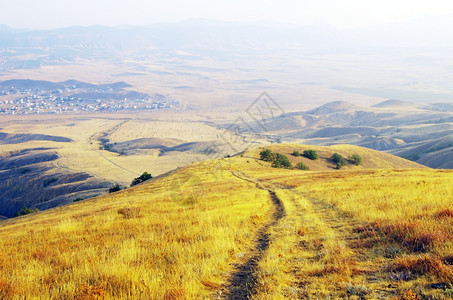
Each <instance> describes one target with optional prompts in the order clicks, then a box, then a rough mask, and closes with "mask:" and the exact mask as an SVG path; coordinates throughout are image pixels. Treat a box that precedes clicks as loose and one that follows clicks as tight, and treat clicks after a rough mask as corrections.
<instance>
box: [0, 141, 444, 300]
mask: <svg viewBox="0 0 453 300" xmlns="http://www.w3.org/2000/svg"><path fill="white" fill-rule="evenodd" d="M272 147H273V148H272V149H273V151H282V153H288V152H289V151H290V152H292V151H293V150H294V149H293V147H294V145H281V146H277V147H275V146H272ZM278 147H280V148H278ZM299 147H300V148H299V149H300V150H303V149H306V148H305V147H306V146H300V145H299ZM310 148H311V147H310ZM313 148H314V147H313ZM299 149H298V150H299ZM316 149H318V150H319V151H320V153H321V152H322V155H321V157H322V158H323V157H324V158H326V159H325V160H322V159H321V160H319V161H318V162H315V163H316V164H317V166H318V167H319V168H320V169H323V170H324V171H314V172H313V171H299V170H287V169H275V168H272V167H270V164H269V163H267V162H263V161H260V160H258V159H257V155H258V153H259V151H260V149H254V150H250V151H248V152H246V153H244V155H243V157H235V158H231V159H222V160H213V161H208V162H205V163H199V164H195V165H192V166H190V167H186V168H183V169H180V170H177V171H175V172H173V173H171V174H170V175H168V176H164V177H161V178H156V179H154V180H153V181H152V182H150V183H145V184H142V185H139V186H136V187H134V188H131V189H128V190H126V191H122V192H118V193H114V194H111V195H108V196H104V197H99V198H97V199H93V200H88V201H84V202H79V203H77V204H74V205H71V206H68V207H61V208H58V209H53V210H49V211H46V212H41V213H38V214H35V215H30V216H26V217H21V218H18V219H14V220H9V221H6V222H4V223H0V224H1V225H0V298H1V297H8V298H22V297H27V298H33V297H36V298H41V299H46V298H49V297H54V298H58V297H62V298H74V297H75V298H83V297H88V296H96V295H97V296H101V297H104V296H105V297H106V298H109V299H110V298H112V299H113V298H127V297H131V298H154V299H163V298H167V299H183V298H184V297H185V298H187V299H192V298H206V297H208V298H215V297H217V296H219V295H225V294H228V290H230V291H231V289H230V288H229V283H230V281H231V279H232V277H233V276H234V274H235V272H237V271H238V268H239V266H241V264H244V263H247V257H250V256H252V255H251V253H256V252H257V249H256V247H257V246H256V239H257V237H258V236H260V235H262V234H263V232H262V229H263V228H268V229H267V231H266V232H265V233H266V234H267V235H268V236H269V242H268V244H267V246H266V247H265V250H264V252H263V253H262V255H261V256H257V257H259V261H258V264H257V268H256V270H255V272H254V273H255V274H254V278H255V284H254V285H253V287H252V289H251V290H252V291H253V294H252V297H253V298H254V299H300V298H313V299H316V298H318V299H325V298H328V297H330V298H347V297H351V298H352V299H354V298H355V299H359V298H368V299H373V298H392V297H393V298H394V297H397V296H400V295H403V294H408V295H409V294H410V293H412V292H413V293H414V294H418V295H423V296H425V297H437V298H438V299H442V298H448V297H450V296H449V295H451V294H450V293H451V288H452V286H451V284H452V282H453V267H452V263H453V243H452V240H453V209H452V207H453V186H452V185H451V182H452V181H453V172H452V171H445V170H431V169H423V168H419V169H415V168H414V167H417V166H418V165H416V164H413V163H411V162H408V161H406V160H402V159H398V158H394V157H391V158H388V156H387V155H382V156H381V155H380V154H379V153H378V152H375V151H369V152H367V150H366V149H363V148H358V147H352V146H336V147H334V148H331V149H329V148H316ZM285 151H286V152H285ZM290 152H289V153H290ZM333 152H339V153H340V154H342V155H344V156H347V155H350V154H355V153H358V154H359V155H361V156H362V157H364V164H363V166H359V167H356V166H351V167H349V168H347V169H345V170H333V169H332V168H331V165H330V162H329V161H328V160H327V157H329V156H330V155H331V154H332V153H333ZM294 159H296V158H294ZM297 159H302V158H297ZM367 159H368V161H367ZM384 161H385V163H386V164H385V165H384V166H387V167H392V168H381V169H378V168H377V167H379V165H378V164H380V163H381V162H382V163H384ZM370 164H371V165H377V167H376V168H374V169H367V167H366V166H367V165H370ZM401 166H406V167H407V168H409V167H413V168H412V169H395V168H400V167H401ZM269 191H273V192H275V194H276V195H277V197H278V199H279V200H280V202H281V203H282V205H283V207H284V211H285V215H284V216H283V217H282V218H281V219H278V220H275V215H273V212H274V211H275V205H276V204H275V203H273V202H272V201H271V198H270V196H269V195H270V193H269ZM272 220H274V221H275V222H273V223H271V222H272ZM265 224H271V226H269V227H266V226H265ZM439 283H440V284H444V288H445V290H443V289H439V288H436V287H432V284H439ZM408 291H412V292H408ZM2 293H3V294H2Z"/></svg>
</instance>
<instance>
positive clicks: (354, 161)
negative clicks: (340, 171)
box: [348, 154, 362, 166]
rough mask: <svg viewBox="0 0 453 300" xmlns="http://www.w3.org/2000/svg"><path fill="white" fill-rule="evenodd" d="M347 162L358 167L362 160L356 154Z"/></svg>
mask: <svg viewBox="0 0 453 300" xmlns="http://www.w3.org/2000/svg"><path fill="white" fill-rule="evenodd" d="M348 160H349V161H350V162H351V163H352V164H353V165H356V166H360V165H361V164H362V158H361V157H360V156H359V155H357V154H353V155H351V156H350V157H349V158H348Z"/></svg>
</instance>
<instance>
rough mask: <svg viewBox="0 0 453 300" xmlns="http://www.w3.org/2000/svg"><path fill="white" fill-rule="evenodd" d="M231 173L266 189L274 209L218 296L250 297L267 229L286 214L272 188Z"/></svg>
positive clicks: (226, 297)
mask: <svg viewBox="0 0 453 300" xmlns="http://www.w3.org/2000/svg"><path fill="white" fill-rule="evenodd" d="M232 174H233V176H235V177H237V178H239V179H241V180H245V181H248V182H251V183H254V184H255V185H256V187H257V188H259V189H263V190H267V191H268V192H269V196H270V199H271V200H272V203H273V205H274V209H275V211H274V213H273V214H272V220H271V221H270V222H268V223H267V224H265V225H264V226H263V227H262V228H261V229H260V230H259V231H258V238H257V239H256V243H255V246H254V247H253V249H252V251H250V252H249V253H248V254H247V255H246V257H247V259H246V261H245V262H243V263H242V264H239V265H237V266H236V271H235V272H234V273H233V275H232V278H231V280H230V283H229V284H228V285H227V286H226V287H225V290H226V291H225V294H224V295H223V296H222V297H219V298H221V299H250V298H252V297H253V295H254V294H255V293H256V281H257V274H256V270H257V268H258V263H259V261H260V260H261V259H262V258H263V255H264V254H265V252H266V250H267V249H268V248H269V244H270V233H269V229H270V228H272V227H274V226H275V225H276V224H277V223H278V221H279V220H280V219H282V218H283V217H284V216H285V215H286V213H285V208H284V206H283V203H282V201H281V200H280V199H279V198H278V196H277V195H276V194H275V192H274V191H273V190H271V189H270V188H267V187H265V186H263V185H262V184H261V183H259V182H257V181H255V180H253V179H251V178H249V177H246V176H245V175H244V174H240V173H234V172H233V173H232Z"/></svg>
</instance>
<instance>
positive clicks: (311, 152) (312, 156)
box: [302, 149, 319, 160]
mask: <svg viewBox="0 0 453 300" xmlns="http://www.w3.org/2000/svg"><path fill="white" fill-rule="evenodd" d="M302 156H303V157H306V158H309V159H312V160H315V159H318V158H319V155H318V152H316V151H315V150H311V149H310V150H304V153H303V154H302Z"/></svg>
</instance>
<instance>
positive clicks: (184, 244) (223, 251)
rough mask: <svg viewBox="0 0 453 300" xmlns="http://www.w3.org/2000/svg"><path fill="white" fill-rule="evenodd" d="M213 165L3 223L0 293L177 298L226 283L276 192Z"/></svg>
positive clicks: (200, 293) (203, 293)
mask: <svg viewBox="0 0 453 300" xmlns="http://www.w3.org/2000/svg"><path fill="white" fill-rule="evenodd" d="M207 168H210V169H213V167H207V166H204V165H197V166H192V167H190V168H186V169H184V170H180V171H179V172H177V173H174V174H172V175H170V176H168V177H163V178H158V179H155V180H153V181H152V183H150V184H146V185H139V186H137V187H135V188H131V189H129V190H126V191H123V192H118V193H115V194H112V195H109V196H108V197H107V196H106V197H101V198H97V199H94V200H87V201H82V202H79V203H77V204H74V205H71V206H69V207H62V208H58V209H53V210H50V211H46V212H41V213H38V214H36V215H33V216H27V217H22V218H19V219H15V220H10V221H6V222H5V223H2V226H1V228H0V235H1V239H0V241H1V242H0V254H1V255H0V269H1V270H0V298H4V297H6V298H23V297H25V298H34V297H38V298H41V299H46V298H59V297H63V298H73V297H75V298H79V299H87V297H88V298H89V297H90V296H96V295H98V296H104V295H105V296H107V297H108V298H116V299H118V298H127V297H131V296H133V297H145V298H153V299H156V298H157V299H159V298H163V297H168V299H174V298H183V297H187V298H194V297H200V296H206V295H208V294H210V293H212V291H213V289H214V290H218V289H219V287H220V286H221V285H223V284H225V283H226V281H227V280H228V278H229V274H230V273H231V272H232V266H231V265H230V264H231V263H232V262H235V261H238V260H240V258H241V256H240V255H237V254H238V253H243V252H246V251H247V249H248V247H250V246H251V244H252V243H253V240H254V235H255V234H256V232H257V230H258V229H259V228H260V224H261V223H263V222H266V220H267V218H268V217H269V216H268V215H269V210H270V199H269V195H268V193H266V192H265V191H263V190H256V189H253V185H252V184H251V183H248V182H246V181H243V180H240V179H238V178H236V177H233V176H232V175H231V174H229V175H228V174H227V173H222V172H220V171H219V172H218V173H216V175H218V176H219V177H218V180H217V179H216V177H214V176H213V175H212V174H204V171H206V169H207ZM193 174H198V175H197V176H196V177H192V176H193ZM175 183H177V184H175ZM245 200H246V201H245Z"/></svg>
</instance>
